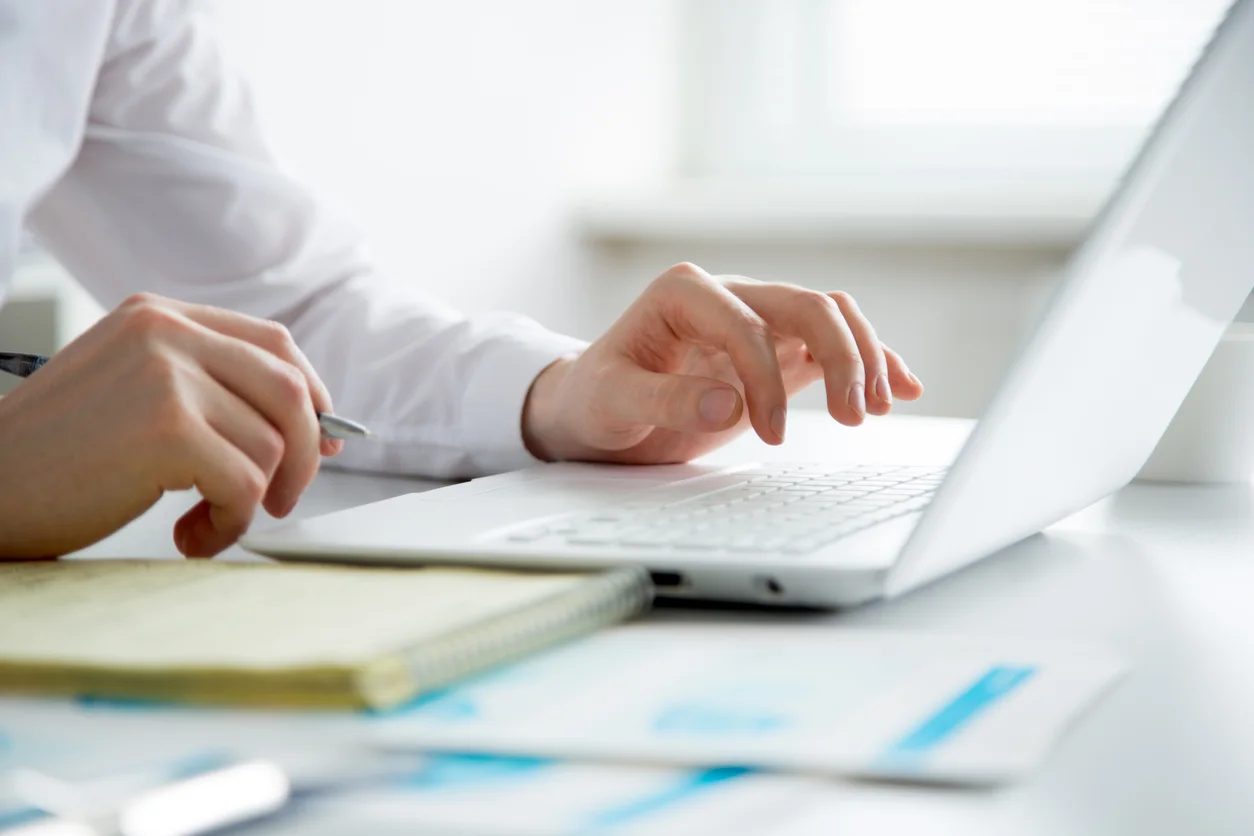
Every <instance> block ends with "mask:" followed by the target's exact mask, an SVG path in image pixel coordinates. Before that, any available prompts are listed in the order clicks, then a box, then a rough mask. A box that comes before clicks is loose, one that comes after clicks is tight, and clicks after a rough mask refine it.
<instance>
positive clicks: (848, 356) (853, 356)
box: [840, 349, 864, 377]
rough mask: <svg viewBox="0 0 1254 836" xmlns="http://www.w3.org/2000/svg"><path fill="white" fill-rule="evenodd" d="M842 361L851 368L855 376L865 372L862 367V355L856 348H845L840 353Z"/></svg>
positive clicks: (846, 366)
mask: <svg viewBox="0 0 1254 836" xmlns="http://www.w3.org/2000/svg"><path fill="white" fill-rule="evenodd" d="M840 363H841V365H843V366H844V367H845V368H847V369H849V370H850V372H852V373H853V375H854V376H855V377H856V376H860V375H862V374H863V373H864V369H863V367H862V355H861V354H859V353H858V352H857V350H855V349H845V350H844V351H842V352H841V354H840Z"/></svg>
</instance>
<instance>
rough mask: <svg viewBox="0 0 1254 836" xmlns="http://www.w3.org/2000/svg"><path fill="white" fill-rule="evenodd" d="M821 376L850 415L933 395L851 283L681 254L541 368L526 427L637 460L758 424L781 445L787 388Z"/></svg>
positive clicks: (570, 446)
mask: <svg viewBox="0 0 1254 836" xmlns="http://www.w3.org/2000/svg"><path fill="white" fill-rule="evenodd" d="M820 378H821V379H823V380H824V382H825V385H826V387H827V411H828V412H829V413H830V414H831V416H832V417H833V418H834V419H836V420H837V421H839V422H840V423H842V424H845V425H846V426H857V425H858V424H861V423H862V421H863V419H864V417H865V416H866V415H868V414H870V415H885V414H887V413H888V411H889V410H890V409H891V408H892V402H893V399H894V398H898V399H900V400H907V401H912V400H916V399H917V398H919V397H920V396H921V395H922V394H923V385H922V384H921V383H920V382H919V380H918V378H916V377H915V376H914V375H913V374H911V373H910V371H909V369H907V368H906V364H905V362H904V361H903V360H902V359H901V357H899V356H898V355H897V354H896V353H895V352H893V351H892V350H891V349H889V348H887V347H886V346H884V345H882V344H881V343H880V341H879V339H878V338H877V337H876V335H875V330H874V329H873V328H872V327H871V323H870V322H868V321H867V319H866V317H864V316H863V315H862V313H861V311H859V310H858V306H857V305H856V304H855V303H854V301H853V299H852V298H851V297H849V295H848V294H844V293H840V292H836V293H830V294H824V293H819V292H817V291H812V290H806V289H804V288H800V287H796V286H794V285H786V284H767V283H762V282H757V281H754V280H752V279H746V278H743V277H740V276H722V277H713V276H710V275H709V274H708V273H706V272H705V271H704V270H701V269H700V268H699V267H696V266H694V265H691V264H680V265H677V266H675V267H672V268H671V269H670V270H667V271H666V272H665V273H663V274H662V275H661V276H660V277H659V278H657V279H656V280H655V281H654V282H653V283H652V284H651V285H649V287H648V289H647V290H645V292H644V293H643V294H642V295H641V296H640V298H639V299H637V300H636V301H635V303H633V304H632V305H631V307H630V308H628V309H627V311H626V312H625V313H624V314H623V315H622V316H621V317H620V318H619V320H618V321H617V322H615V323H614V325H613V326H611V327H610V329H609V330H608V331H607V332H606V333H605V335H604V336H602V337H601V338H600V339H599V340H597V341H596V342H594V343H593V344H592V345H591V346H589V347H588V349H587V350H586V351H584V352H583V353H582V354H580V355H579V356H578V357H576V358H571V359H565V360H559V361H558V362H557V363H554V364H553V365H551V366H549V367H548V368H547V369H545V370H544V371H543V372H541V373H540V375H539V376H538V377H537V378H536V380H535V382H534V384H533V385H532V389H531V393H530V395H529V397H528V399H527V403H526V406H525V407H524V410H523V436H524V439H525V440H526V442H527V445H528V447H529V448H530V449H531V451H532V452H533V453H534V454H535V455H536V456H538V457H539V458H543V459H547V460H557V459H568V460H582V461H606V462H620V463H625V464H660V463H668V462H684V461H689V460H691V459H693V458H696V457H697V456H700V455H702V454H704V453H707V452H709V451H710V450H713V449H715V448H717V447H719V446H721V445H723V444H725V443H726V442H727V441H729V440H730V439H731V438H733V437H735V436H736V435H738V434H740V433H741V432H743V431H744V430H746V429H748V428H749V427H750V426H752V427H753V429H754V430H755V431H756V432H757V434H758V436H759V437H761V438H762V440H763V441H765V442H766V443H768V444H779V443H780V442H782V441H783V439H784V432H785V426H786V423H787V404H788V397H789V396H790V395H792V394H795V393H796V392H799V391H801V390H802V389H804V388H805V387H807V386H809V385H810V384H811V383H813V382H815V381H816V380H819V379H820Z"/></svg>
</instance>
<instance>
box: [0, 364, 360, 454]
mask: <svg viewBox="0 0 1254 836" xmlns="http://www.w3.org/2000/svg"><path fill="white" fill-rule="evenodd" d="M47 362H48V358H47V357H43V356H40V355H38V354H15V353H12V352H8V351H0V372H8V373H9V374H11V375H15V376H17V377H30V376H31V375H32V374H34V373H35V372H37V371H39V368H40V367H41V366H43V364H44V363H47ZM318 426H319V427H321V428H322V434H323V435H325V436H326V437H327V438H377V436H376V435H375V434H374V433H372V432H371V431H370V430H369V429H367V428H366V427H365V426H363V425H362V424H359V423H357V422H356V421H350V420H349V419H347V418H341V417H340V416H339V415H333V414H331V413H330V412H319V413H318Z"/></svg>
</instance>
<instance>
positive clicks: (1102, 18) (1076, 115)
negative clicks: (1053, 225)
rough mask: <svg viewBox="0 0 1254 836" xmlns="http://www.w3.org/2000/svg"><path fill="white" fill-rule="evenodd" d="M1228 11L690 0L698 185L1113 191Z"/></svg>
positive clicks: (1072, 4)
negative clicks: (758, 182)
mask: <svg viewBox="0 0 1254 836" xmlns="http://www.w3.org/2000/svg"><path fill="white" fill-rule="evenodd" d="M1228 5H1229V0H1049V2H1043V1H1042V0H945V2H936V0H687V2H686V5H685V7H684V15H683V43H684V45H685V54H684V75H685V79H684V82H685V89H684V94H683V102H684V107H683V114H684V117H683V118H684V119H685V124H684V129H683V139H684V146H683V168H684V173H685V174H687V175H691V176H698V177H708V178H714V179H744V178H752V177H759V176H770V177H784V178H816V177H826V178H836V179H840V180H842V181H848V182H858V181H862V182H873V183H877V184H886V185H888V186H891V185H894V184H896V185H902V186H903V187H904V188H906V189H907V190H908V189H910V188H915V187H917V186H919V185H920V184H928V183H962V184H970V183H974V182H986V183H991V184H1003V185H1004V184H1015V185H1033V184H1036V185H1045V186H1049V185H1051V184H1053V185H1057V184H1059V183H1084V184H1090V185H1091V184H1101V185H1106V184H1109V182H1110V181H1112V180H1113V179H1114V178H1115V177H1116V176H1117V175H1118V173H1119V171H1120V170H1121V168H1122V167H1123V166H1124V165H1125V163H1126V161H1127V159H1128V157H1129V156H1130V155H1131V154H1132V153H1133V152H1134V150H1135V149H1136V147H1137V145H1138V144H1139V142H1140V140H1141V138H1142V137H1143V136H1144V133H1145V131H1146V129H1147V127H1148V126H1149V125H1150V124H1151V123H1152V122H1153V121H1154V119H1155V118H1156V117H1157V115H1158V114H1159V113H1160V111H1161V109H1162V108H1163V107H1164V106H1165V104H1166V103H1167V102H1168V101H1169V99H1170V98H1171V96H1172V95H1173V93H1174V91H1175V90H1176V88H1177V87H1178V85H1179V83H1180V81H1181V80H1182V79H1183V77H1184V76H1185V74H1186V73H1187V72H1188V70H1189V68H1190V66H1191V65H1192V63H1193V61H1194V60H1195V59H1196V57H1197V55H1198V53H1199V51H1200V49H1201V48H1202V47H1203V46H1204V44H1205V42H1206V40H1207V39H1208V37H1209V35H1210V34H1211V33H1212V32H1213V30H1214V27H1215V25H1216V23H1217V22H1218V21H1219V19H1220V17H1221V15H1222V14H1223V12H1224V11H1225V10H1226V8H1227V7H1228Z"/></svg>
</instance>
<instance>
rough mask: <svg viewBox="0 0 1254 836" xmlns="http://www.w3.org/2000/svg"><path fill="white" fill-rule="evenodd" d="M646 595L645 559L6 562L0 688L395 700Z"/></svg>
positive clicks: (587, 625) (167, 696)
mask: <svg viewBox="0 0 1254 836" xmlns="http://www.w3.org/2000/svg"><path fill="white" fill-rule="evenodd" d="M651 600H652V585H651V584H650V581H649V577H648V574H647V573H646V572H644V571H642V570H635V569H616V570H613V571H608V572H599V573H590V574H581V573H562V574H553V573H528V572H514V571H494V570H487V569H454V568H437V567H429V568H415V569H385V568H345V567H333V566H308V567H306V566H290V565H284V566H278V565H272V564H262V563H225V562H217V561H131V560H107V561H61V562H43V563H3V562H0V690H3V691H10V692H21V693H27V694H30V693H35V694H41V693H42V694H62V695H64V694H75V695H91V696H104V697H114V698H119V697H120V698H130V699H141V700H163V701H179V702H191V703H205V704H236V705H268V706H291V707H310V708H326V707H352V706H357V707H370V708H387V707H391V706H395V705H398V704H400V703H404V702H406V701H408V700H411V699H413V698H414V697H416V696H419V695H421V694H423V693H426V692H428V691H431V690H433V689H436V688H439V687H441V686H443V685H446V684H448V683H450V682H452V681H454V680H457V679H460V678H461V677H463V676H467V675H469V674H473V673H477V672H479V671H482V670H484V669H487V668H489V667H491V666H494V665H497V664H500V663H502V662H506V661H511V660H514V659H517V658H520V657H522V656H524V655H526V654H528V653H531V652H533V651H536V650H539V649H541V648H544V647H548V646H551V645H554V644H557V643H559V642H561V641H564V640H567V639H571V638H574V637H577V636H580V635H584V634H586V633H590V632H592V631H594V630H596V629H598V628H600V627H603V626H605V625H608V624H612V623H615V622H618V621H622V620H625V619H628V618H630V617H632V616H634V615H636V614H638V613H640V612H642V611H644V610H645V609H647V608H648V606H649V604H650V602H651Z"/></svg>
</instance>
